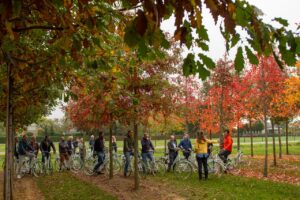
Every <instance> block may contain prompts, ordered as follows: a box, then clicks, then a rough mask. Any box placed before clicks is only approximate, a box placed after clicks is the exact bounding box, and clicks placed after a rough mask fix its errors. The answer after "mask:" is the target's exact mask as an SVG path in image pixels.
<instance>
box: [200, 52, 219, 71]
mask: <svg viewBox="0 0 300 200" xmlns="http://www.w3.org/2000/svg"><path fill="white" fill-rule="evenodd" d="M198 55H199V58H200V59H201V60H202V61H203V64H204V65H205V66H206V67H207V68H209V69H214V68H215V65H216V64H215V62H214V61H213V60H212V59H211V58H209V57H207V56H206V55H204V54H202V53H199V54H198Z"/></svg>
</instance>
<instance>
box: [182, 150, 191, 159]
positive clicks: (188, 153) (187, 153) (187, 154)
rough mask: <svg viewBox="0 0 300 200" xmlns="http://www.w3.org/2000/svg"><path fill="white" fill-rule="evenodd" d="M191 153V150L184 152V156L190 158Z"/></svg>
mask: <svg viewBox="0 0 300 200" xmlns="http://www.w3.org/2000/svg"><path fill="white" fill-rule="evenodd" d="M190 155H191V153H190V152H183V156H184V158H185V159H187V160H188V159H189V157H190Z"/></svg>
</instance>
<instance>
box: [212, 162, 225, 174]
mask: <svg viewBox="0 0 300 200" xmlns="http://www.w3.org/2000/svg"><path fill="white" fill-rule="evenodd" d="M214 169H215V170H214V173H215V174H216V175H217V176H221V175H222V174H223V173H224V168H223V166H222V164H220V163H219V162H216V163H215V168H214Z"/></svg>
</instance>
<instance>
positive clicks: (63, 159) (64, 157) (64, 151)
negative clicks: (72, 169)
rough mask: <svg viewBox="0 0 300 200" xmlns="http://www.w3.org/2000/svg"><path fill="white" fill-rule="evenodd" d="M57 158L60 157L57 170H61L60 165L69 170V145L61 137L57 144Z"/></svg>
mask: <svg viewBox="0 0 300 200" xmlns="http://www.w3.org/2000/svg"><path fill="white" fill-rule="evenodd" d="M59 157H60V164H59V170H62V168H61V167H62V165H64V166H65V167H66V168H67V169H68V170H69V165H68V162H69V145H68V143H67V142H66V141H65V137H64V136H62V137H61V138H60V142H59Z"/></svg>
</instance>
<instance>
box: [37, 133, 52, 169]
mask: <svg viewBox="0 0 300 200" xmlns="http://www.w3.org/2000/svg"><path fill="white" fill-rule="evenodd" d="M51 148H52V149H53V152H54V153H56V149H55V146H54V144H53V142H52V141H51V140H50V138H49V136H48V135H46V136H45V138H44V139H43V141H42V142H41V144H40V149H41V152H42V163H43V164H45V160H46V159H49V156H50V152H51Z"/></svg>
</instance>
